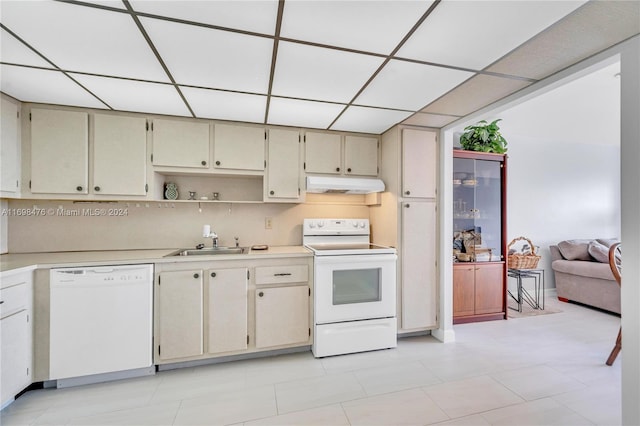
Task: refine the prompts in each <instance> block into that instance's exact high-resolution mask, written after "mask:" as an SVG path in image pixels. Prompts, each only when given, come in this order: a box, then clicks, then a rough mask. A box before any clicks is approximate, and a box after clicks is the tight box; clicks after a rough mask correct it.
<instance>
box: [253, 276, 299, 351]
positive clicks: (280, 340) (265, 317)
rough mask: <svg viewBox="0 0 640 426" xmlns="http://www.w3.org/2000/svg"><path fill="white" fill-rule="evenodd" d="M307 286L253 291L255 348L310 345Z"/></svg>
mask: <svg viewBox="0 0 640 426" xmlns="http://www.w3.org/2000/svg"><path fill="white" fill-rule="evenodd" d="M310 295H311V294H310V290H309V286H308V285H304V284H303V285H296V286H286V287H285V286H282V287H270V288H258V289H256V348H268V347H274V346H283V345H292V344H296V343H300V344H303V343H310V342H309V340H310V337H311V329H310V325H309V298H310Z"/></svg>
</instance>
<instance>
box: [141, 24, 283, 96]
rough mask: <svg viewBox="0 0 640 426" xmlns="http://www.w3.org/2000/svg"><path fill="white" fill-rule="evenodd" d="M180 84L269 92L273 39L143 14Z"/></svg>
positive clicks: (149, 30) (147, 28) (153, 38)
mask: <svg viewBox="0 0 640 426" xmlns="http://www.w3.org/2000/svg"><path fill="white" fill-rule="evenodd" d="M141 21H142V24H143V26H144V27H145V29H146V30H147V32H148V33H149V36H150V37H151V39H152V40H153V42H154V44H155V46H156V48H157V49H158V51H159V52H160V55H161V56H162V58H163V59H164V61H165V64H166V65H167V67H168V68H169V71H170V72H171V74H172V75H173V77H174V78H175V80H176V82H177V83H178V84H184V85H190V86H201V87H208V88H213V89H225V90H237V91H246V92H254V93H262V94H266V93H267V88H268V85H269V73H270V67H271V51H272V49H273V40H270V39H268V38H263V37H251V36H248V35H244V34H237V33H231V32H227V31H219V30H213V29H209V28H203V27H198V26H194V25H186V24H176V23H173V22H167V21H163V20H159V19H153V18H141Z"/></svg>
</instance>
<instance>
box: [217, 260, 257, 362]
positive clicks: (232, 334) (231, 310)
mask: <svg viewBox="0 0 640 426" xmlns="http://www.w3.org/2000/svg"><path fill="white" fill-rule="evenodd" d="M247 273H248V268H232V269H210V270H208V271H207V282H208V292H209V293H208V297H207V315H208V321H207V325H208V332H207V335H208V344H207V347H208V352H209V353H222V352H232V351H242V350H245V349H247V346H248V343H247V336H248V335H249V332H248V326H247V321H248V319H247V318H248V315H247V310H248V304H247V291H248V278H247Z"/></svg>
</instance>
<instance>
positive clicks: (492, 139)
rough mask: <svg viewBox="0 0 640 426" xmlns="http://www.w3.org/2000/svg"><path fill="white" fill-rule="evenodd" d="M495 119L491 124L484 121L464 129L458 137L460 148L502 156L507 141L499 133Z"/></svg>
mask: <svg viewBox="0 0 640 426" xmlns="http://www.w3.org/2000/svg"><path fill="white" fill-rule="evenodd" d="M500 120H501V119H500V118H499V119H497V120H494V121H492V122H491V123H487V121H486V120H482V121H479V122H478V123H476V124H473V125H471V126H467V127H465V128H464V133H462V135H461V136H460V146H461V147H462V148H463V149H466V150H468V151H480V152H494V153H497V154H504V153H505V152H507V141H506V140H505V138H504V137H503V136H502V134H501V133H500V127H498V121H500Z"/></svg>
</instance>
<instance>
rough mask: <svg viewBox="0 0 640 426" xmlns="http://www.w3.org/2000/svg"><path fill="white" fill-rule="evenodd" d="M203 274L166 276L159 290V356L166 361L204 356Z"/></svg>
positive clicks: (177, 272) (192, 273) (159, 278)
mask: <svg viewBox="0 0 640 426" xmlns="http://www.w3.org/2000/svg"><path fill="white" fill-rule="evenodd" d="M202 275H203V271H202V269H197V270H186V271H171V272H162V273H160V274H159V276H158V282H157V286H156V293H155V294H156V315H157V319H158V321H157V329H156V336H157V339H156V347H157V348H156V354H157V355H158V357H159V358H160V360H162V361H166V360H173V359H180V358H191V357H196V356H199V355H202V354H203V338H202V337H203V336H202V331H203V277H202Z"/></svg>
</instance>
